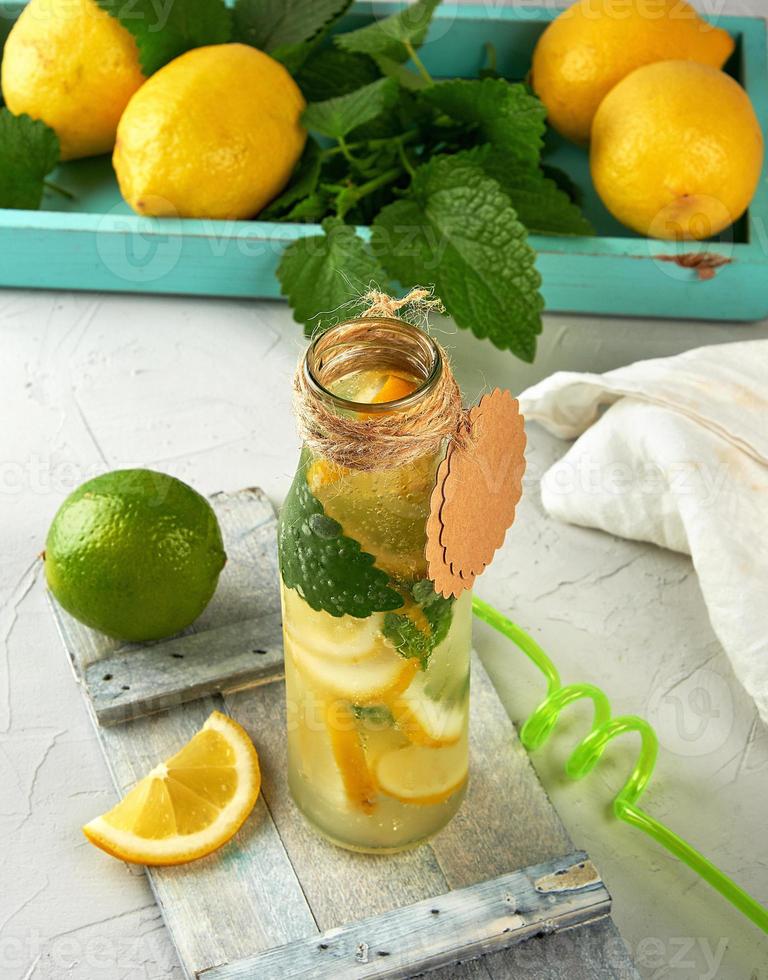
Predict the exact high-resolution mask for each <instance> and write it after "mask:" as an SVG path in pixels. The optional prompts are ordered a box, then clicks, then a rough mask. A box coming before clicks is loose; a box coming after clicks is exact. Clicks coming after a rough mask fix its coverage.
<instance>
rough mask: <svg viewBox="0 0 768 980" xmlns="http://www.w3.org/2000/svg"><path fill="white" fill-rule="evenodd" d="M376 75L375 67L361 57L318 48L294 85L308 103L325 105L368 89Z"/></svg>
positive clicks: (378, 73) (376, 69) (334, 49)
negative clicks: (343, 96) (324, 103)
mask: <svg viewBox="0 0 768 980" xmlns="http://www.w3.org/2000/svg"><path fill="white" fill-rule="evenodd" d="M379 75H380V72H379V69H378V68H377V67H376V63H375V62H374V61H372V60H371V59H370V58H368V57H366V56H365V55H363V54H352V53H351V52H349V51H342V50H341V48H321V49H320V51H317V52H315V54H313V55H312V56H311V57H310V58H309V59H308V60H307V62H306V64H304V66H303V67H302V69H301V71H300V72H299V73H298V75H297V76H296V81H297V82H298V84H299V88H300V89H301V91H302V92H303V93H304V98H305V99H306V100H307V102H325V101H326V100H327V99H333V98H336V96H338V95H348V94H349V93H350V92H354V91H355V89H358V88H362V87H363V85H370V83H371V82H375V81H376V79H377V78H379Z"/></svg>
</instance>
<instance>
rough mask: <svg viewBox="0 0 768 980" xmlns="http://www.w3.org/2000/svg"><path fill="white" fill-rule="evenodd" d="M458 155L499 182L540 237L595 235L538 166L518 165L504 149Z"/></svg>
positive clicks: (476, 149)
mask: <svg viewBox="0 0 768 980" xmlns="http://www.w3.org/2000/svg"><path fill="white" fill-rule="evenodd" d="M457 156H459V157H461V158H464V159H467V160H471V161H472V162H473V163H476V164H477V165H478V166H479V167H482V169H483V170H484V171H485V173H486V174H487V175H488V176H489V177H492V178H493V179H494V180H496V181H498V183H499V184H500V186H501V188H502V189H503V191H504V193H505V194H506V195H507V197H508V198H509V200H510V201H511V203H512V206H513V207H514V209H515V211H517V216H518V218H519V219H520V220H521V221H522V223H523V224H524V225H525V227H526V228H527V229H528V231H529V232H533V233H535V234H539V235H594V233H595V231H594V228H593V227H592V225H591V224H590V223H589V221H587V219H586V218H585V217H584V215H583V214H582V213H581V209H580V208H579V207H578V206H577V205H576V204H575V203H574V202H573V201H572V200H571V198H570V197H569V196H568V194H567V193H566V192H565V191H564V190H562V188H560V187H558V185H557V183H556V182H555V181H554V180H552V179H550V178H549V177H547V176H546V175H545V174H544V173H543V172H542V171H541V170H540V169H539V167H530V166H528V165H527V164H522V163H520V161H519V160H515V158H514V157H512V156H510V155H509V154H508V153H506V152H504V151H503V150H496V149H494V148H493V147H491V146H489V145H488V144H485V145H483V146H477V147H474V148H473V149H471V150H465V151H463V152H462V153H460V154H457Z"/></svg>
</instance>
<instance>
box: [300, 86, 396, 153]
mask: <svg viewBox="0 0 768 980" xmlns="http://www.w3.org/2000/svg"><path fill="white" fill-rule="evenodd" d="M396 101H397V84H396V83H395V82H394V81H392V79H391V78H379V79H377V81H375V82H371V84H370V85H364V86H363V87H362V88H359V89H357V90H356V91H354V92H349V93H348V94H347V95H338V96H336V98H334V99H326V101H325V102H311V103H310V104H309V105H308V106H307V108H306V109H305V110H304V115H303V116H302V117H301V121H302V122H303V123H304V125H305V126H306V127H307V129H310V130H312V131H313V132H315V133H319V134H320V135H321V136H330V137H332V138H333V139H336V140H339V139H344V137H345V136H346V135H347V133H351V132H352V130H353V129H357V127H358V126H362V125H363V124H364V123H367V122H370V121H371V120H372V119H375V118H376V117H377V116H380V115H381V114H382V113H383V112H384V111H386V110H387V109H389V108H390V107H391V106H393V105H394V104H395V102H396Z"/></svg>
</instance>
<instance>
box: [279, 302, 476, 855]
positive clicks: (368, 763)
mask: <svg viewBox="0 0 768 980" xmlns="http://www.w3.org/2000/svg"><path fill="white" fill-rule="evenodd" d="M361 322H362V323H364V324H370V322H371V321H370V320H363V321H359V320H358V321H348V322H347V323H344V324H340V325H338V326H337V327H334V328H332V329H331V330H329V331H327V332H326V333H324V334H322V335H321V336H320V337H318V338H317V339H316V340H315V341H314V342H313V344H312V345H311V346H310V348H309V350H308V352H307V355H306V357H305V359H304V363H303V366H302V368H301V369H300V370H303V371H304V372H305V373H304V379H305V381H306V383H307V385H308V386H309V387H310V389H311V390H312V392H313V394H314V396H316V397H317V398H318V399H320V401H321V403H322V405H323V406H324V407H326V408H328V409H331V410H332V411H333V412H334V413H338V414H339V415H341V416H342V417H343V416H347V417H355V416H356V417H358V418H359V417H361V416H363V417H367V418H370V419H374V420H375V419H380V418H382V417H383V416H384V415H391V414H392V413H397V412H402V411H404V410H406V409H408V410H409V411H410V410H413V409H414V408H417V409H418V406H419V404H420V403H421V402H422V400H423V399H425V398H426V397H427V396H428V395H429V393H430V391H432V389H433V387H434V386H435V385H436V384H437V381H438V379H439V378H440V374H441V372H442V370H443V363H442V360H441V355H440V349H439V348H438V347H437V345H436V344H435V343H434V342H433V341H432V340H431V339H430V338H429V337H428V336H427V335H426V334H425V333H423V332H422V331H421V330H419V329H418V328H416V327H414V326H411V325H410V324H407V323H405V322H403V321H400V320H394V319H393V320H389V319H377V320H376V326H377V338H378V339H377V341H376V342H375V343H367V342H366V341H365V340H364V339H361V331H360V324H361ZM363 336H364V335H363ZM443 452H444V447H442V448H441V449H440V450H439V451H437V452H433V453H430V454H428V455H425V456H421V457H420V458H418V459H416V460H415V461H413V462H410V463H408V464H407V465H403V466H399V465H395V466H391V465H390V466H389V467H388V468H386V469H367V468H366V469H356V468H352V467H349V466H340V465H339V464H338V463H335V462H333V461H332V460H330V459H329V458H327V457H326V456H324V455H322V454H321V453H319V452H318V451H317V450H314V451H313V450H312V449H310V448H308V447H307V446H305V447H304V449H303V450H302V454H301V459H300V463H299V467H298V471H297V473H296V477H295V479H294V482H293V485H292V486H291V489H290V491H289V494H288V497H287V498H286V503H285V506H284V508H283V511H282V513H281V519H280V535H279V538H280V567H281V578H282V581H281V590H282V604H283V636H284V645H285V676H286V698H287V719H288V726H287V727H288V781H289V784H290V789H291V792H292V795H293V798H294V800H295V802H296V804H297V805H298V807H299V809H300V810H301V812H302V813H303V814H304V816H305V817H306V819H307V820H308V821H309V822H310V824H312V825H313V826H314V827H315V828H316V829H317V830H319V831H320V832H321V833H322V834H324V835H325V836H326V837H327V838H329V839H330V840H332V841H333V842H334V843H336V844H339V845H341V846H342V847H346V848H350V849H353V850H360V851H373V852H388V851H389V852H392V851H398V850H401V849H404V848H407V847H411V846H413V845H415V844H418V843H419V842H421V841H423V840H426V839H427V838H429V837H431V836H432V835H433V834H435V833H437V831H439V830H440V829H441V828H442V827H444V826H445V825H446V823H448V821H449V820H450V819H451V817H452V816H453V815H454V814H455V813H456V811H457V809H458V808H459V805H460V804H461V801H462V799H463V797H464V794H465V790H466V784H467V772H468V709H469V653H470V647H471V628H472V609H471V601H472V600H471V593H470V591H469V590H467V591H466V592H464V593H463V594H462V595H461V596H460V597H459V598H458V599H456V600H453V599H444V598H443V597H442V596H440V595H437V594H436V593H435V591H434V589H433V587H432V584H431V582H429V580H428V579H427V572H426V563H425V558H424V550H425V542H426V531H425V525H426V520H427V516H428V513H429V502H430V496H431V492H432V489H433V486H434V481H435V472H436V469H437V465H438V463H439V462H440V458H441V456H442V454H443ZM350 539H351V541H350ZM361 552H364V553H367V555H368V556H372V559H371V558H366V557H364V556H363V555H361ZM371 575H375V576H376V577H377V580H376V583H375V585H372V584H371V579H370V576H371ZM371 596H373V597H374V598H373V600H372V599H371ZM371 606H373V607H374V608H371ZM345 610H346V611H345Z"/></svg>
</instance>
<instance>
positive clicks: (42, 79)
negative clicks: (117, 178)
mask: <svg viewBox="0 0 768 980" xmlns="http://www.w3.org/2000/svg"><path fill="white" fill-rule="evenodd" d="M143 82H144V76H143V75H142V73H141V68H140V67H139V53H138V50H137V48H136V42H135V41H134V39H133V38H132V37H131V35H130V34H129V33H128V31H126V30H125V28H124V27H123V26H122V25H121V24H120V22H119V21H118V20H116V19H115V18H114V17H112V16H110V14H108V13H105V11H103V10H101V9H100V8H99V7H98V6H97V5H96V3H94V0H30V2H29V3H28V4H27V5H26V7H25V8H24V10H23V11H22V13H21V16H20V17H19V19H18V20H17V21H16V23H15V24H14V25H13V28H12V29H11V33H10V34H9V35H8V40H7V41H6V42H5V51H4V53H3V67H2V85H3V98H4V99H5V103H6V105H7V106H8V108H9V109H10V110H11V112H13V113H15V114H16V115H20V114H21V113H23V112H26V113H27V114H28V115H30V116H32V118H33V119H42V120H43V122H46V123H47V124H48V125H49V126H50V127H51V128H52V129H54V130H55V131H56V135H57V136H58V137H59V142H60V144H61V156H62V159H63V160H73V159H75V158H76V157H89V156H94V155H95V154H97V153H108V152H109V151H110V150H111V149H112V147H113V146H114V145H115V132H116V130H117V124H118V121H119V120H120V116H121V115H122V113H123V109H125V107H126V105H127V104H128V100H129V99H130V97H131V96H132V95H133V93H134V92H135V91H136V89H138V88H139V86H140V85H141V84H142V83H143Z"/></svg>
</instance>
